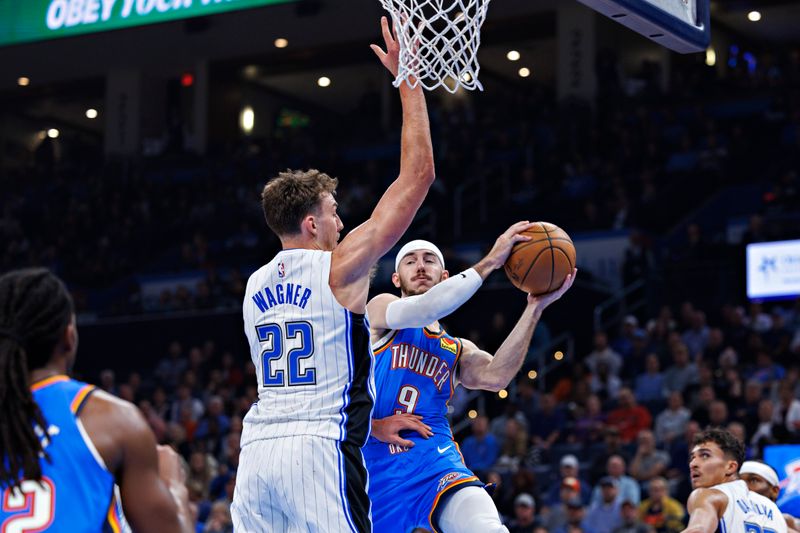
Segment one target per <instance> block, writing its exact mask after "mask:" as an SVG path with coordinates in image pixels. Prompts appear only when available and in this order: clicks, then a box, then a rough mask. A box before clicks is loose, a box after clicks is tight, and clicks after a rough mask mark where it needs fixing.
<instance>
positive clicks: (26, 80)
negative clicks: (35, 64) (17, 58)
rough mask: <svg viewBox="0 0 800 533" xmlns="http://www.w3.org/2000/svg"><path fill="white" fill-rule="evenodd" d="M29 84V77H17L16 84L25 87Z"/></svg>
mask: <svg viewBox="0 0 800 533" xmlns="http://www.w3.org/2000/svg"><path fill="white" fill-rule="evenodd" d="M30 84H31V79H30V78H26V77H25V76H20V77H19V78H17V85H19V86H20V87H27V86H28V85H30Z"/></svg>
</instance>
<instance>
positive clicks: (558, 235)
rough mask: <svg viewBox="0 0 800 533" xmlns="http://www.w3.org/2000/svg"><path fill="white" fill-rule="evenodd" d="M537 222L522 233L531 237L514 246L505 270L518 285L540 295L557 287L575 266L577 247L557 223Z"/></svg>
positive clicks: (519, 287) (524, 289)
mask: <svg viewBox="0 0 800 533" xmlns="http://www.w3.org/2000/svg"><path fill="white" fill-rule="evenodd" d="M535 224H536V225H535V226H533V227H531V228H530V229H528V230H525V231H524V232H522V235H527V236H529V237H531V240H529V241H526V242H519V243H517V244H516V245H514V247H513V248H512V249H511V254H510V255H509V256H508V259H507V260H506V264H505V270H506V274H507V275H508V279H510V280H511V283H512V284H513V285H514V286H515V287H517V288H518V289H521V290H523V291H525V292H529V293H531V294H533V295H535V296H538V295H540V294H546V293H548V292H551V291H554V290H556V289H558V288H559V287H560V286H561V284H562V283H563V282H564V279H565V278H566V277H567V275H568V274H569V273H570V272H572V269H573V268H575V246H574V245H573V244H572V239H570V238H569V235H567V232H566V231H564V230H563V229H561V228H559V227H558V226H556V225H555V224H550V223H549V222H536V223H535Z"/></svg>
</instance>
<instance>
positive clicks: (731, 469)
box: [725, 461, 739, 477]
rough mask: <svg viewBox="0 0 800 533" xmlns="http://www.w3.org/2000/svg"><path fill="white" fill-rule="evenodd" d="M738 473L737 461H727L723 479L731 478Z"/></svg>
mask: <svg viewBox="0 0 800 533" xmlns="http://www.w3.org/2000/svg"><path fill="white" fill-rule="evenodd" d="M737 472H739V463H738V462H737V461H728V465H727V466H726V467H725V477H731V476H733V475H735V474H736V473H737Z"/></svg>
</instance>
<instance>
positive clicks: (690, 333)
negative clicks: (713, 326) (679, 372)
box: [681, 311, 710, 360]
mask: <svg viewBox="0 0 800 533" xmlns="http://www.w3.org/2000/svg"><path fill="white" fill-rule="evenodd" d="M709 335H710V330H709V328H708V326H707V325H706V314H705V313H704V312H702V311H694V312H693V313H692V314H691V317H690V319H689V329H687V330H686V331H684V332H683V335H681V340H682V341H683V344H685V345H686V348H687V349H688V350H689V356H690V357H691V358H692V359H693V360H698V359H699V358H701V357H702V355H703V352H704V351H705V349H706V345H707V344H708V337H709Z"/></svg>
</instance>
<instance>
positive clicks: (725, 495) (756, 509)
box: [684, 429, 787, 533]
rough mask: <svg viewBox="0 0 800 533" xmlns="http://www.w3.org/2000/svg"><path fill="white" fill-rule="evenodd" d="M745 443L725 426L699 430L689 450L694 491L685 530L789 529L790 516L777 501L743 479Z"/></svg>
mask: <svg viewBox="0 0 800 533" xmlns="http://www.w3.org/2000/svg"><path fill="white" fill-rule="evenodd" d="M743 463H744V445H743V444H742V442H741V441H739V440H738V439H737V438H736V437H734V436H733V435H732V434H731V433H729V432H727V431H725V430H722V429H708V430H706V431H703V432H701V433H698V434H697V435H696V436H695V438H694V441H693V447H692V451H691V453H690V454H689V472H690V474H691V479H692V488H694V491H693V492H692V494H691V496H689V501H688V502H687V508H688V511H689V515H690V519H689V525H688V526H687V528H686V529H685V530H684V533H688V532H691V533H714V532H715V531H719V532H720V533H786V531H787V527H786V520H784V518H783V515H782V514H781V512H780V511H779V510H778V506H776V505H775V503H774V502H773V501H772V500H770V499H768V498H765V497H764V496H762V495H760V494H757V493H755V492H753V491H751V490H749V489H748V487H747V483H745V482H744V481H743V480H741V479H739V466H740V465H741V464H743Z"/></svg>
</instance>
